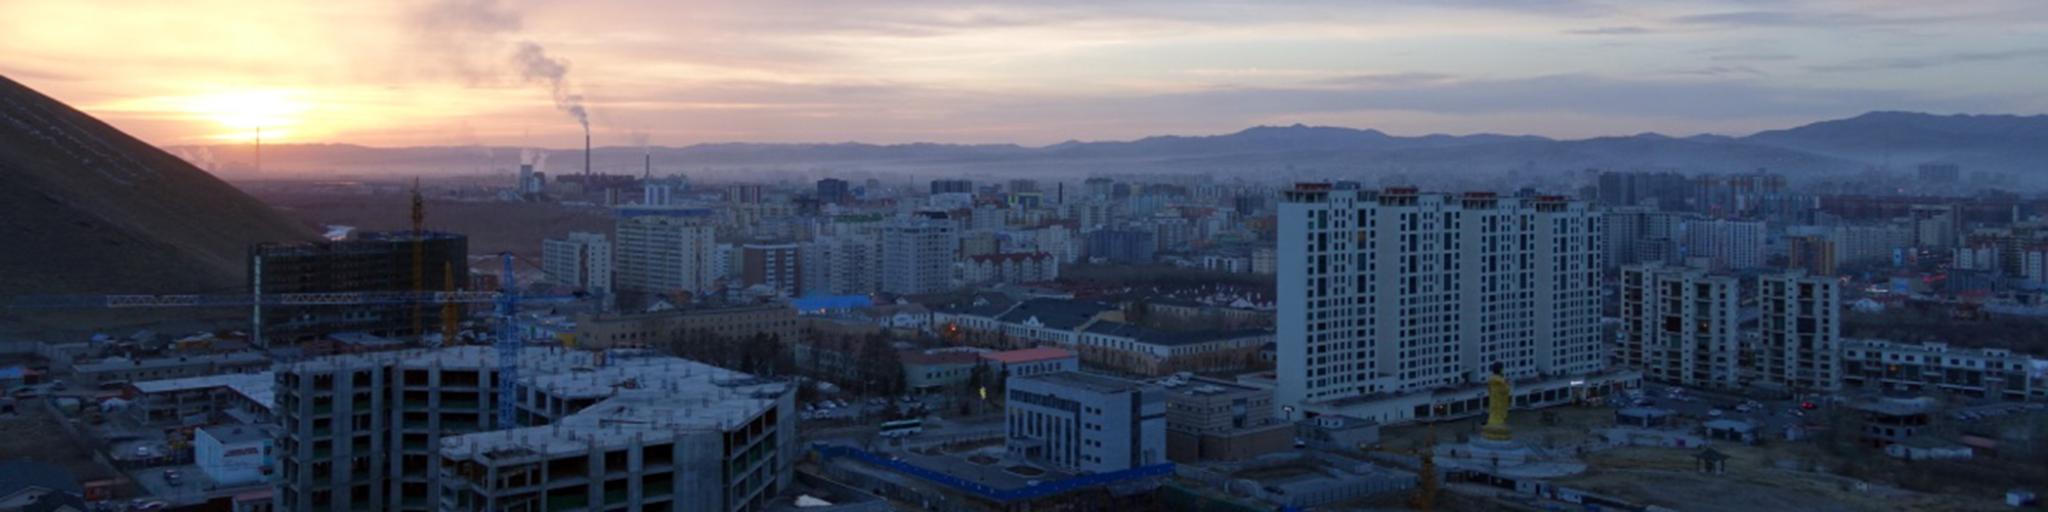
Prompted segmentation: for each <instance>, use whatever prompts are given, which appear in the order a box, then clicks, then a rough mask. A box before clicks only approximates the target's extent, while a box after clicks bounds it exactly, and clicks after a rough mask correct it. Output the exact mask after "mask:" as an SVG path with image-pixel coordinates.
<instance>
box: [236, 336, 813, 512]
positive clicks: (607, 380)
mask: <svg viewBox="0 0 2048 512" xmlns="http://www.w3.org/2000/svg"><path fill="white" fill-rule="evenodd" d="M500 364H501V363H500V361H499V358H498V354H497V353H496V351H494V350H493V349H491V348H490V347H481V346H465V347H451V348H444V349H438V350H416V351H404V352H380V353H374V354H363V355H346V356H333V357H326V358H317V359H311V360H306V361H301V362H298V363H293V364H289V365H284V366H281V367H279V369H278V370H277V377H278V380H277V401H278V410H279V417H280V418H281V421H280V426H281V427H282V429H283V430H282V432H281V433H280V434H279V436H278V438H277V442H276V451H277V453H278V466H279V467H280V468H281V469H282V472H281V477H280V480H279V482H278V484H277V486H276V492H277V497H276V505H277V507H276V508H277V510H283V511H309V510H351V509H356V510H363V509H368V510H394V511H406V510H421V511H425V510H568V509H580V508H585V507H602V506H606V505H620V504H627V503H632V504H638V505H640V506H641V508H642V509H655V510H679V511H743V510H758V509H759V507H760V505H759V504H760V503H764V502H766V501H767V500H768V499H769V498H771V497H772V495H773V494H775V493H774V491H773V490H774V489H779V488H781V487H783V486H785V485H787V481H788V479H789V475H790V472H789V467H790V462H789V461H793V460H794V459H795V457H796V455H797V441H796V432H795V427H796V425H795V423H796V417H797V414H795V411H794V405H795V392H794V387H793V386H791V385H789V384H787V383H784V382H781V381H775V380H768V379H759V378H755V377H753V376H750V375H746V374H741V373H737V372H732V371H728V370H724V369H721V368H717V367H713V366H709V365H705V364H701V363H697V362H694V361H688V360H683V359H677V358H673V357H667V356H659V355H652V354H644V353H633V352H586V351H571V350H565V349H560V348H554V347H546V346H530V347H527V348H526V349H525V350H524V351H523V353H522V354H521V355H520V358H519V359H518V360H517V362H516V363H515V364H516V365H517V368H518V377H517V378H516V381H515V390H516V391H515V393H516V395H514V396H513V397H504V396H500V394H499V386H497V385H496V384H495V381H496V380H497V379H498V378H499V377H500V375H499V371H498V369H499V368H500ZM505 399H510V400H515V404H514V405H515V407H516V408H517V419H516V420H515V421H516V424H514V425H499V424H496V423H497V414H496V412H497V406H498V402H499V400H505Z"/></svg>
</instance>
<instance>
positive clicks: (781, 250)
mask: <svg viewBox="0 0 2048 512" xmlns="http://www.w3.org/2000/svg"><path fill="white" fill-rule="evenodd" d="M740 284H743V285H746V286H766V287H768V288H769V289H772V290H775V291H777V292H781V293H782V295H783V296H784V297H800V296H802V295H803V290H804V283H803V264H802V259H801V258H800V257H799V254H798V250H797V245H796V244H746V245H743V246H740Z"/></svg>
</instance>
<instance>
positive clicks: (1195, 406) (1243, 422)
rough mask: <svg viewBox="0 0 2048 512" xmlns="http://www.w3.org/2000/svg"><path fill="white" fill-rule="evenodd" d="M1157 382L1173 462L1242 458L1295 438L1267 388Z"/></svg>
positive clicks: (1181, 379) (1196, 380) (1193, 380)
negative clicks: (1162, 393) (1161, 391)
mask: <svg viewBox="0 0 2048 512" xmlns="http://www.w3.org/2000/svg"><path fill="white" fill-rule="evenodd" d="M1155 384H1158V385H1159V386H1160V387H1162V388H1165V390H1166V456H1167V458H1169V459H1172V460H1173V461H1174V462H1181V463H1190V462H1199V461H1217V460H1223V461H1229V460H1244V459H1249V458H1252V457H1257V456H1260V455H1265V454H1268V453H1274V452H1278V451H1281V450H1286V449H1287V447H1288V443H1289V442H1290V441H1291V440H1293V439H1294V430H1295V429H1294V425H1293V424H1291V423H1288V422H1285V421H1282V420H1281V419H1280V417H1279V415H1278V414H1277V413H1278V411H1277V410H1275V408H1274V406H1273V390H1271V389H1263V388H1256V387H1251V386H1246V385H1242V384H1237V383H1234V382H1230V381H1225V380H1218V379H1210V378H1205V377H1189V376H1173V377H1167V378H1164V379H1160V380H1158V381H1156V382H1155Z"/></svg>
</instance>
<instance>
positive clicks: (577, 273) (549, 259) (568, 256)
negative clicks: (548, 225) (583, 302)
mask: <svg viewBox="0 0 2048 512" xmlns="http://www.w3.org/2000/svg"><path fill="white" fill-rule="evenodd" d="M540 264H541V270H542V271H544V272H546V273H547V277H548V280H549V281H553V282H555V283H559V284H562V285H566V286H572V287H575V288H578V289H582V290H585V291H588V292H591V293H593V294H600V295H601V294H603V293H605V292H608V291H610V290H611V289H612V243H611V241H610V240H607V239H605V236H604V233H585V232H575V233H569V237H568V238H567V239H563V240H556V239H552V238H550V239H547V240H542V241H541V250H540Z"/></svg>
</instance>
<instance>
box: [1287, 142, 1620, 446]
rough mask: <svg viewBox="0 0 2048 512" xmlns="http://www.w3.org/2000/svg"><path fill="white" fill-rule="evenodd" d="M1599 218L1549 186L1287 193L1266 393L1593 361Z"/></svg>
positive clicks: (1332, 188)
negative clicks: (1271, 383)
mask: <svg viewBox="0 0 2048 512" xmlns="http://www.w3.org/2000/svg"><path fill="white" fill-rule="evenodd" d="M1598 220H1599V217H1598V215H1597V214H1596V213H1595V212H1593V211H1592V210H1590V209H1589V208H1588V207H1587V205H1586V204H1584V203H1581V202H1573V201H1567V200H1565V199H1563V198H1559V197H1532V198H1527V199H1522V198H1500V197H1496V196H1495V195H1493V194H1491V193H1469V194H1464V195H1448V194H1422V193H1418V192H1417V191H1416V190H1415V189H1413V188H1388V189H1386V190H1362V189H1360V188H1358V187H1357V186H1356V185H1355V184H1349V183H1340V184H1337V185H1327V184H1303V185H1299V186H1297V187H1296V188H1295V189H1294V190H1291V191H1287V192H1285V193H1284V201H1283V202H1282V204H1281V205H1280V217H1279V224H1280V226H1279V247H1278V251H1277V252H1278V255H1277V257H1276V261H1277V263H1278V264H1277V266H1278V269H1279V275H1278V277H1277V279H1278V282H1279V296H1278V298H1279V315H1278V323H1279V336H1278V340H1279V345H1278V371H1277V372H1276V375H1277V377H1278V379H1279V382H1278V384H1279V386H1278V399H1279V400H1280V403H1282V404H1289V405H1295V404H1314V403H1317V402H1332V401H1340V400H1348V399H1354V398H1357V397H1362V396H1368V395H1373V394H1379V393H1409V392H1416V391H1423V390H1431V389H1437V388H1442V387H1446V386H1459V385H1466V386H1476V385H1477V384H1478V383H1481V382H1484V379H1485V378H1486V376H1487V375H1489V374H1490V373H1491V368H1493V367H1494V365H1496V364H1498V365H1501V366H1502V367H1503V369H1504V371H1505V372H1506V374H1507V375H1508V376H1510V377H1514V378H1526V377H1539V376H1559V375H1580V374H1586V373H1590V372H1595V371H1598V370H1600V369H1601V368H1603V366H1604V361H1605V357H1604V356H1603V355H1602V352H1601V351H1602V346H1601V343H1600V337H1599V317H1600V294H1599V278H1600V259H1601V243H1600V239H1601V234H1600V227H1601V223H1600V222H1598ZM1409 414H1410V413H1408V412H1406V411H1403V412H1401V415H1402V417H1416V416H1423V415H1426V414H1428V412H1427V411H1424V412H1423V413H1416V414H1414V415H1413V416H1410V415H1409Z"/></svg>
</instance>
